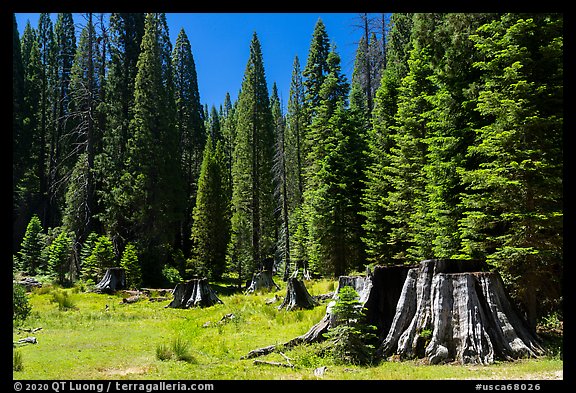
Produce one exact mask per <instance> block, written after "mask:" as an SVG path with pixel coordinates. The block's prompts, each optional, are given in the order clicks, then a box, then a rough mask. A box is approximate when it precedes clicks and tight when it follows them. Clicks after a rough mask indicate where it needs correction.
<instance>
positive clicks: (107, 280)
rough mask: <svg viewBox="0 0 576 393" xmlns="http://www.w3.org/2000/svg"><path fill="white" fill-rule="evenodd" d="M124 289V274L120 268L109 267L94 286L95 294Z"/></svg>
mask: <svg viewBox="0 0 576 393" xmlns="http://www.w3.org/2000/svg"><path fill="white" fill-rule="evenodd" d="M125 288H126V273H125V272H124V269H122V268H120V267H111V268H108V269H107V270H106V273H105V274H104V277H103V278H102V280H100V282H99V283H98V284H96V291H97V292H107V293H111V292H114V291H117V290H120V289H125Z"/></svg>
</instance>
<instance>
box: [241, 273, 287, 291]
mask: <svg viewBox="0 0 576 393" xmlns="http://www.w3.org/2000/svg"><path fill="white" fill-rule="evenodd" d="M272 288H276V289H280V287H279V286H278V284H276V283H275V282H274V279H273V278H272V270H262V271H259V272H258V273H255V274H254V276H252V281H251V282H250V285H249V286H248V288H247V289H246V292H245V293H254V292H257V291H269V290H271V289H272Z"/></svg>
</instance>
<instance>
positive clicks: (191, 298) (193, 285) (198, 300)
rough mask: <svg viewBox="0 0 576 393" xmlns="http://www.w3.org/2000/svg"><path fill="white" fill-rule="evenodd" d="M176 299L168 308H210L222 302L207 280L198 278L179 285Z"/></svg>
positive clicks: (175, 291)
mask: <svg viewBox="0 0 576 393" xmlns="http://www.w3.org/2000/svg"><path fill="white" fill-rule="evenodd" d="M173 295H174V299H173V300H172V301H171V302H170V304H168V305H167V306H166V307H171V308H190V307H210V306H213V305H215V304H218V303H222V300H220V299H219V298H218V296H217V295H216V292H214V290H213V289H212V287H210V284H208V279H207V278H201V279H200V278H196V279H192V280H190V281H188V282H185V283H180V284H177V285H176V287H174V291H173Z"/></svg>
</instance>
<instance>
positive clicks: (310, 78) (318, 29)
mask: <svg viewBox="0 0 576 393" xmlns="http://www.w3.org/2000/svg"><path fill="white" fill-rule="evenodd" d="M329 53H330V41H329V38H328V33H327V32H326V26H325V25H324V22H323V21H322V19H320V18H319V19H318V21H316V25H315V26H314V31H313V33H312V41H311V42H310V49H309V50H308V58H307V60H306V66H305V67H304V70H303V71H302V76H303V77H304V82H303V83H304V102H305V108H306V109H305V113H306V122H307V123H310V122H311V121H312V118H313V117H314V116H315V113H316V108H317V107H318V105H320V101H321V98H320V88H321V87H322V83H323V82H324V78H325V77H326V75H327V74H328V54H329Z"/></svg>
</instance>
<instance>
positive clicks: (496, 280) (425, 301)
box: [378, 259, 544, 364]
mask: <svg viewBox="0 0 576 393" xmlns="http://www.w3.org/2000/svg"><path fill="white" fill-rule="evenodd" d="M487 270H488V269H487V266H486V265H485V264H484V263H482V262H479V261H460V260H434V259H432V260H426V261H422V262H421V264H420V267H418V268H413V269H410V271H409V272H408V276H407V277H406V280H405V281H404V285H403V288H402V293H401V295H400V298H399V300H398V304H397V307H396V312H395V315H394V318H393V320H392V322H391V326H390V329H389V331H388V333H387V335H386V338H385V339H384V340H383V341H382V344H381V346H380V348H379V351H378V352H379V354H380V356H382V357H383V358H387V357H388V356H391V355H397V356H399V357H400V358H401V359H410V358H427V359H428V360H429V362H430V363H432V364H437V363H444V362H453V361H455V362H459V363H461V364H491V363H493V362H494V361H495V360H496V359H501V360H511V359H517V358H521V357H531V356H539V355H542V354H544V350H543V349H542V347H541V345H540V342H539V339H538V338H537V337H536V336H534V335H532V333H530V331H529V330H528V327H527V325H526V322H525V321H524V320H523V319H522V318H520V316H519V314H518V313H517V312H516V310H514V308H513V307H512V304H511V302H510V301H509V299H508V297H507V295H506V292H505V289H504V284H503V282H502V279H501V277H500V275H499V274H498V273H497V272H489V271H487Z"/></svg>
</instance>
